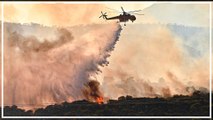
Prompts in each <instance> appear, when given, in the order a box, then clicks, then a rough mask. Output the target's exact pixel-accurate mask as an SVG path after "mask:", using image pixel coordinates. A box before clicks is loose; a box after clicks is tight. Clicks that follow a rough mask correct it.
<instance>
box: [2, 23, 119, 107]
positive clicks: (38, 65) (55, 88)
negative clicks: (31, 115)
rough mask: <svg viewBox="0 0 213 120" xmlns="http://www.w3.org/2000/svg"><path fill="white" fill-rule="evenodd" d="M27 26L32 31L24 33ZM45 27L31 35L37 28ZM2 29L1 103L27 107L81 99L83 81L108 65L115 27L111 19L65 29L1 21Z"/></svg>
mask: <svg viewBox="0 0 213 120" xmlns="http://www.w3.org/2000/svg"><path fill="white" fill-rule="evenodd" d="M29 27H30V28H31V31H37V32H35V33H34V32H29V31H28V30H29V29H28V28H29ZM35 29H36V30H35ZM49 29H51V30H52V31H50V32H46V34H44V35H43V36H39V37H37V35H38V34H39V35H41V34H42V33H39V31H41V32H43V31H47V30H49ZM84 29H87V31H85V32H84V33H82V31H83V30H84ZM4 31H5V32H4V35H5V40H4V41H5V42H4V49H5V50H4V59H5V62H4V69H5V75H4V87H5V88H4V90H5V91H4V92H5V93H4V101H5V102H4V104H5V105H13V104H14V105H17V106H19V107H23V108H25V109H32V108H36V107H43V106H46V105H48V104H53V103H60V102H62V101H69V102H71V101H74V100H79V99H86V98H85V96H84V94H82V90H83V89H84V87H85V86H84V85H85V84H87V83H88V82H89V81H90V80H94V79H96V78H95V76H96V74H97V73H98V72H100V67H102V66H105V65H107V64H108V61H107V58H108V57H109V56H110V52H111V51H112V50H113V49H114V45H115V44H116V42H117V40H118V37H119V33H120V31H121V27H120V25H118V24H117V23H112V24H91V25H86V26H84V27H82V26H79V27H78V26H77V27H70V28H54V27H42V26H40V27H38V25H36V27H35V26H34V25H19V24H12V23H5V29H4ZM106 31H107V32H106ZM78 32H79V33H80V34H77V33H78ZM52 33H54V34H52ZM50 34H51V35H52V37H49V36H51V35H50ZM47 38H48V39H47Z"/></svg>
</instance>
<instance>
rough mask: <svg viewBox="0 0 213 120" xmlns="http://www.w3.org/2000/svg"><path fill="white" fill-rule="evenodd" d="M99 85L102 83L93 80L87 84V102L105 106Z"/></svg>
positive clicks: (85, 94)
mask: <svg viewBox="0 0 213 120" xmlns="http://www.w3.org/2000/svg"><path fill="white" fill-rule="evenodd" d="M99 85H100V83H99V82H98V81H95V80H91V81H89V82H88V83H87V84H85V88H84V89H83V94H84V96H85V98H86V100H88V101H90V102H96V103H98V104H103V102H104V98H103V94H102V93H101V91H100V88H99Z"/></svg>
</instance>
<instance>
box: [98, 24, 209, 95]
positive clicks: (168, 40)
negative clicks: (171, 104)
mask: <svg viewBox="0 0 213 120" xmlns="http://www.w3.org/2000/svg"><path fill="white" fill-rule="evenodd" d="M128 27H131V29H130V28H129V29H128V28H126V29H125V30H123V31H122V35H121V38H120V39H122V42H121V43H119V44H118V45H117V46H116V50H115V51H114V53H113V54H112V56H111V57H110V59H109V62H110V64H109V66H107V67H104V68H103V73H102V74H101V75H99V78H100V82H101V85H102V86H101V87H102V89H103V92H104V95H105V96H107V97H109V98H114V99H117V98H118V97H119V96H122V95H132V96H133V97H156V96H160V97H169V96H172V95H175V94H191V93H192V91H187V89H186V88H188V87H190V88H191V87H194V88H195V89H199V88H206V89H209V47H208V45H209V37H208V34H209V32H208V29H203V28H202V29H200V28H187V27H178V26H176V28H178V29H177V31H178V32H179V34H180V31H184V37H183V38H182V37H181V36H180V35H178V34H176V33H175V31H174V30H172V29H170V28H169V26H166V25H160V24H140V25H132V26H131V25H129V26H128ZM193 30H194V31H193ZM181 35H182V34H181ZM201 41H202V42H201ZM186 44H187V45H188V46H192V47H193V48H194V49H190V50H188V47H187V48H186ZM191 90H192V89H191Z"/></svg>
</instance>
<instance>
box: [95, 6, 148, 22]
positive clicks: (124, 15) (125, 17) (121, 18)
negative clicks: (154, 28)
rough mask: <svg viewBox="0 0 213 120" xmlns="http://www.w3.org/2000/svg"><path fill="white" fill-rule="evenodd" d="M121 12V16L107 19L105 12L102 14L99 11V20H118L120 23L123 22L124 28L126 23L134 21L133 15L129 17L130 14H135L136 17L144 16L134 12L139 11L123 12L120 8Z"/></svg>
mask: <svg viewBox="0 0 213 120" xmlns="http://www.w3.org/2000/svg"><path fill="white" fill-rule="evenodd" d="M121 10H122V14H120V15H118V16H114V17H109V18H108V17H107V12H105V13H103V12H102V11H101V16H100V17H99V18H101V17H102V18H103V19H105V20H115V19H118V20H119V21H120V22H124V26H126V22H128V21H129V20H130V21H132V22H134V21H135V20H136V17H135V15H131V14H130V13H132V14H136V15H144V14H139V13H136V12H140V11H141V10H134V11H129V12H125V11H124V9H123V7H121Z"/></svg>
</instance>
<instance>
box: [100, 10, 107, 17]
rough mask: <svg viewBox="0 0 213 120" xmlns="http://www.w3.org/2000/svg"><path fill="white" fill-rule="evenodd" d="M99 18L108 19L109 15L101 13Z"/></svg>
mask: <svg viewBox="0 0 213 120" xmlns="http://www.w3.org/2000/svg"><path fill="white" fill-rule="evenodd" d="M99 18H103V19H107V13H106V12H105V13H103V12H102V11H101V16H99Z"/></svg>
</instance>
